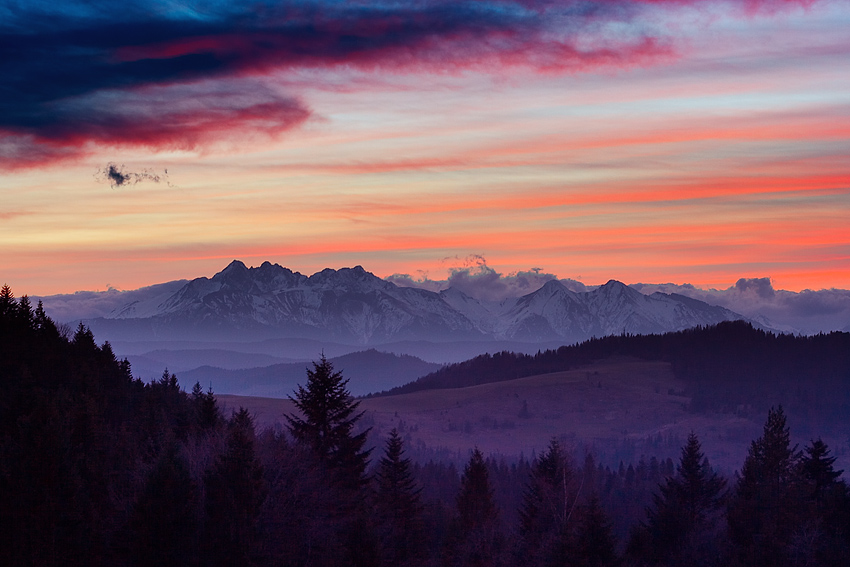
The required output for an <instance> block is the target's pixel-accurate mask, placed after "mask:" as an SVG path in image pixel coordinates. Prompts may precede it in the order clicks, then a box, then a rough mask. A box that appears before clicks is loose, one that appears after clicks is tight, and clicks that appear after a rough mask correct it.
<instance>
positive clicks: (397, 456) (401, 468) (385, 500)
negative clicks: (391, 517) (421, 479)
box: [375, 428, 422, 516]
mask: <svg viewBox="0 0 850 567" xmlns="http://www.w3.org/2000/svg"><path fill="white" fill-rule="evenodd" d="M375 482H376V484H377V493H378V504H379V508H381V509H386V510H388V511H390V512H393V513H396V514H399V515H401V516H410V515H412V514H414V513H416V512H417V511H418V510H419V493H420V492H422V489H421V488H420V487H418V486H417V484H416V479H415V478H414V477H413V467H412V463H411V461H410V459H409V458H406V457H404V442H403V441H402V439H401V436H400V435H399V434H398V431H397V430H396V429H395V428H393V430H392V431H390V436H389V438H388V439H387V446H386V450H385V453H384V456H383V457H382V458H381V460H380V461H379V462H378V470H377V471H376V472H375Z"/></svg>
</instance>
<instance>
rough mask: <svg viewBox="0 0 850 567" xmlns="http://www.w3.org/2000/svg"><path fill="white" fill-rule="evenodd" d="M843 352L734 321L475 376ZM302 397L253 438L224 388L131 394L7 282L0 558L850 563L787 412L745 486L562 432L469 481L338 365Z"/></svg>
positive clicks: (483, 462) (753, 452) (81, 341)
mask: <svg viewBox="0 0 850 567" xmlns="http://www.w3.org/2000/svg"><path fill="white" fill-rule="evenodd" d="M730 334H732V335H735V334H737V341H738V342H737V344H736V345H733V344H730V342H729V339H728V336H729V335H730ZM698 337H701V338H699V340H698V339H697V338H698ZM712 337H714V340H712ZM846 340H847V337H846V336H844V335H827V336H823V337H813V338H811V339H805V340H801V339H799V338H795V337H786V338H783V337H776V336H772V335H768V334H764V333H760V332H758V331H754V330H753V329H751V328H747V327H745V326H741V325H732V326H726V327H718V328H713V329H700V330H696V331H692V332H684V333H677V334H675V335H672V336H663V337H646V338H641V337H614V338H611V339H601V340H599V341H591V342H590V343H588V344H586V345H579V346H578V347H568V348H567V349H565V350H563V351H561V350H559V351H555V352H548V353H541V354H539V355H537V356H536V357H521V356H516V355H509V354H502V355H498V356H497V357H484V358H481V359H480V360H479V361H478V362H475V361H473V362H471V363H469V364H470V367H473V366H474V365H476V364H483V363H487V364H490V368H491V369H492V370H493V371H494V372H496V371H498V370H499V368H500V365H499V364H494V363H493V361H498V360H504V361H505V368H510V369H511V370H510V372H512V373H521V372H525V371H529V372H532V371H533V372H539V371H540V368H544V367H545V364H551V365H552V366H549V367H548V368H554V365H555V364H557V363H558V360H559V357H565V356H566V354H567V353H581V354H582V356H587V357H590V356H596V354H594V353H599V352H607V353H610V352H611V350H612V349H611V348H610V346H611V345H620V348H621V350H620V352H619V353H618V354H621V355H629V356H638V354H637V353H636V351H638V350H640V349H639V348H638V346H637V345H642V347H641V348H643V349H644V356H659V357H670V358H669V359H670V360H671V361H672V362H673V364H674V366H675V365H677V364H678V368H679V372H682V373H683V374H682V376H688V377H689V378H688V379H689V382H688V384H690V385H691V387H695V388H696V387H697V386H699V384H700V383H701V381H703V380H707V379H709V376H708V375H707V374H705V375H702V374H701V373H702V370H701V369H699V368H697V367H695V366H694V361H697V360H700V357H703V358H705V359H707V358H709V357H710V356H711V353H712V352H713V353H714V355H713V356H715V357H719V358H721V359H722V360H721V361H720V362H717V363H716V364H715V366H713V367H710V368H716V369H723V368H727V367H728V368H729V372H732V373H734V372H735V370H734V369H733V366H734V365H733V364H732V362H735V361H737V362H741V363H742V364H743V365H745V366H746V367H748V368H753V365H754V364H756V362H757V361H759V360H761V359H760V358H758V357H760V356H762V354H763V353H764V352H767V351H768V350H769V349H771V348H773V349H775V350H774V352H775V353H776V355H777V356H778V357H780V360H782V361H784V362H786V363H789V364H790V363H791V362H793V360H795V359H794V357H793V356H792V355H790V354H789V351H791V350H794V349H797V355H799V353H800V352H808V353H809V354H812V353H819V355H820V356H826V357H832V358H829V359H827V360H821V361H812V364H811V367H814V368H817V369H818V370H817V373H816V374H817V376H818V380H823V381H824V382H823V383H828V381H829V380H834V384H835V385H842V384H843V381H842V380H844V379H845V378H846V374H841V373H842V372H843V368H845V367H844V366H842V365H844V364H846V361H847V356H848V353H847V351H844V352H843V353H841V352H838V351H835V352H833V349H838V348H839V346H841V345H843V344H845V342H846ZM606 341H607V342H606ZM676 341H678V343H676ZM733 342H734V341H733ZM603 345H604V346H605V348H602V346H603ZM676 345H678V346H676ZM727 348H728V349H729V350H724V349H727ZM748 348H750V349H754V351H755V352H757V353H762V354H758V355H754V354H752V352H749V351H748ZM594 349H596V350H594ZM677 349H684V351H685V352H689V354H688V356H684V355H682V354H681V353H679V352H677ZM687 349H691V350H690V351H687ZM718 349H720V350H718ZM805 349H809V350H808V351H806V350H805ZM719 352H720V353H722V354H718V353H719ZM647 353H650V354H647ZM571 356H572V355H571ZM677 357H678V358H677ZM573 360H574V361H575V363H579V362H580V360H581V359H580V358H579V357H578V355H575V354H574V357H573ZM685 361H691V364H690V365H688V364H684V362H685ZM724 361H725V362H724ZM537 363H539V364H540V366H537V367H534V369H533V370H531V368H532V364H537ZM512 364H513V366H511V365H512ZM770 368H773V369H774V370H775V371H776V372H777V373H779V374H780V377H779V378H778V379H777V380H776V381H775V382H776V383H777V384H780V385H781V384H784V383H785V382H783V380H786V377H789V376H790V372H789V371H788V370H787V369H784V370H781V372H780V366H779V365H776V364H774V365H772V366H770ZM796 368H797V369H798V370H799V371H800V372H806V371H807V368H803V367H796ZM809 369H810V368H809ZM829 369H832V370H831V371H830V370H829ZM447 370H448V369H447ZM455 371H456V369H455V370H452V372H455ZM765 372H766V371H765ZM830 372H832V373H830ZM810 375H814V374H803V376H804V377H808V376H810ZM700 376H702V377H700ZM730 376H731V375H726V376H724V377H722V378H718V379H716V380H715V381H717V382H720V383H723V382H724V381H729V380H732V378H731V377H730ZM787 379H788V380H790V378H787ZM750 383H751V384H757V383H758V382H757V381H754V380H751V381H750ZM787 384H791V382H788V383H787ZM753 387H755V386H753ZM759 387H761V388H766V387H767V386H765V385H761V386H759ZM842 395H845V394H844V390H840V392H838V391H836V392H835V396H836V397H840V396H842ZM293 396H294V398H293V399H294V400H295V401H296V405H297V407H298V410H299V411H298V413H296V414H293V415H290V416H288V423H289V427H288V428H287V429H286V430H283V431H278V432H275V431H271V430H267V431H262V432H257V431H255V427H254V424H253V420H252V417H251V415H250V414H249V413H248V412H247V411H246V410H244V409H240V410H239V411H235V412H233V413H232V415H230V416H225V415H223V414H222V412H221V410H220V408H219V406H218V404H217V401H216V398H215V395H214V394H213V393H212V392H210V391H207V392H205V391H203V390H202V388H201V387H200V385H198V384H196V385H195V387H194V388H192V390H191V391H190V392H187V391H185V390H184V389H183V388H181V386H180V384H179V382H178V380H177V377H176V376H175V375H174V374H170V373H169V372H168V371H167V370H166V371H165V372H164V373H163V375H162V377H161V378H160V379H159V380H155V381H153V382H150V383H142V382H141V381H140V380H138V379H134V378H133V376H132V373H131V368H130V366H129V364H128V363H127V362H126V361H119V360H117V359H116V357H115V355H114V353H113V352H112V349H111V348H110V346H109V344H108V343H105V344H103V345H98V344H97V343H96V341H95V339H94V336H93V335H92V333H91V331H89V330H88V329H87V328H85V327H84V326H82V325H81V326H80V327H78V328H77V329H76V331H74V332H71V331H67V330H63V329H60V328H58V327H57V326H56V325H55V324H54V322H53V321H51V320H50V319H49V318H48V317H46V316H45V314H44V310H43V309H42V307H41V305H38V306H36V307H35V308H33V306H32V305H31V304H30V302H29V300H28V299H27V298H26V296H24V297H22V298H20V299H15V298H14V296H13V294H12V292H11V290H10V289H9V288H8V287H4V288H3V289H2V290H0V503H2V506H0V564H4V565H47V566H53V565H62V566H74V565H110V566H113V565H119V566H120V565H128V566H131V565H139V566H142V565H144V566H147V565H160V566H171V565H174V566H177V565H180V566H184V565H189V566H191V565H227V566H232V565H258V566H259V565H284V566H286V565H292V566H295V565H318V566H335V567H336V566H381V565H410V566H430V565H433V566H438V565H439V566H471V565H480V566H509V565H511V566H512V565H535V566H537V565H570V566H599V567H602V566H614V565H635V566H639V565H671V566H672V565H717V566H720V565H733V566H765V567H767V566H771V567H772V566H785V565H788V566H791V565H828V566H832V565H836V566H837V565H846V564H847V562H848V560H850V497H849V496H848V489H847V486H846V484H845V483H844V481H843V480H842V479H841V471H838V470H835V468H834V466H833V465H834V458H833V457H832V456H831V451H830V448H829V447H828V446H827V445H826V444H825V443H823V442H822V441H821V440H819V439H817V440H812V441H811V442H810V443H808V444H807V445H806V446H805V447H803V448H802V449H800V448H798V447H796V446H792V445H791V443H790V435H789V428H788V426H787V424H786V414H785V410H783V408H782V407H779V406H777V407H775V408H771V409H770V410H769V411H768V412H767V421H766V423H765V426H764V432H763V435H762V436H761V437H759V438H758V439H756V440H754V441H753V442H752V444H751V446H750V449H749V453H748V456H747V459H746V461H745V462H744V463H743V464H742V468H741V472H740V474H738V475H736V476H735V477H734V478H728V479H724V478H721V477H719V476H718V475H717V473H716V472H715V471H714V470H713V469H712V467H711V465H710V463H709V461H708V459H707V456H706V455H704V454H703V453H702V450H701V446H700V443H699V440H698V439H697V437H696V436H695V435H692V436H691V437H690V438H689V439H688V442H687V444H686V446H685V447H683V448H682V455H681V458H680V460H679V462H678V463H674V462H673V461H672V460H670V459H667V460H664V461H659V460H657V459H655V458H649V459H641V460H640V461H639V462H638V463H621V464H620V466H619V468H614V469H611V468H608V467H603V466H601V465H598V464H596V462H595V460H594V456H593V455H592V454H587V455H586V456H585V458H584V461H583V462H580V463H577V462H574V461H573V460H572V459H571V458H570V457H569V456H568V454H567V452H566V451H564V450H563V449H562V447H561V446H560V444H559V442H558V440H557V439H553V440H552V441H551V442H550V443H549V446H548V448H547V450H546V451H545V452H544V453H542V454H541V455H539V456H537V457H536V458H534V459H532V460H530V461H528V460H524V459H521V460H519V461H518V462H514V463H506V462H504V461H496V460H493V459H490V458H487V457H486V456H485V455H483V454H482V453H481V452H480V451H478V450H477V449H474V448H470V450H471V453H470V458H469V460H468V461H467V463H466V464H465V466H464V467H463V470H457V469H456V468H455V467H454V466H453V465H452V464H446V463H440V462H434V461H431V462H427V463H414V462H412V461H411V460H410V459H409V458H407V457H406V454H405V447H404V440H403V438H402V437H401V436H400V435H399V434H398V432H397V431H393V432H391V434H390V436H389V438H388V439H387V440H386V443H385V445H384V446H382V447H379V448H377V449H374V450H370V449H369V448H367V447H365V446H364V442H365V432H364V431H363V430H362V428H358V421H359V419H360V416H361V414H360V413H359V412H358V411H357V401H356V400H355V399H353V398H352V397H351V396H350V393H349V392H348V391H347V389H346V382H345V378H344V377H343V376H342V375H341V373H339V372H337V371H335V370H334V369H333V367H332V365H331V364H330V363H329V362H328V361H327V360H324V359H322V360H320V361H318V362H316V363H314V367H313V369H312V370H310V372H308V375H307V376H306V380H305V382H304V385H303V386H301V387H299V389H298V390H297V391H295V392H293ZM708 399H710V398H708ZM722 403H726V402H722Z"/></svg>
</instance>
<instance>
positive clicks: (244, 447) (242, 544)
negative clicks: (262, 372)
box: [206, 408, 266, 565]
mask: <svg viewBox="0 0 850 567" xmlns="http://www.w3.org/2000/svg"><path fill="white" fill-rule="evenodd" d="M254 444H255V434H254V424H253V421H252V419H251V416H250V415H249V414H248V410H246V409H244V408H240V410H239V412H237V413H235V414H234V415H233V417H232V418H231V420H230V424H229V431H228V434H227V449H226V450H225V452H224V454H222V455H220V456H219V457H218V459H216V461H215V464H214V465H213V467H212V469H211V470H210V471H208V472H207V474H206V522H207V539H208V541H209V547H208V550H209V551H210V556H209V557H208V558H207V564H208V565H243V564H250V563H251V562H252V559H253V556H254V554H255V549H254V548H255V547H256V540H257V536H258V533H257V524H258V520H259V514H260V510H261V507H262V505H263V501H264V500H265V497H266V486H265V482H264V479H263V467H262V464H261V463H260V461H259V459H258V458H257V456H256V454H255V449H254Z"/></svg>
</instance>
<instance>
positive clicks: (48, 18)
mask: <svg viewBox="0 0 850 567" xmlns="http://www.w3.org/2000/svg"><path fill="white" fill-rule="evenodd" d="M718 1H721V0H718ZM689 4H698V2H694V1H686V0H564V1H546V0H484V1H477V2H473V1H461V2H456V1H446V0H410V1H402V2H386V3H384V2H377V3H363V2H321V1H313V2H287V1H284V2H272V1H266V2H259V3H250V4H247V5H245V4H243V3H237V2H213V1H201V0H196V1H188V2H158V1H156V0H149V1H147V2H142V1H136V2H129V3H126V5H122V9H121V10H116V9H115V5H114V4H111V3H110V4H107V3H105V2H99V1H94V2H92V1H87V2H82V1H71V2H64V3H62V4H61V5H60V6H58V7H57V6H55V5H54V4H51V3H40V2H27V3H24V2H11V3H10V4H8V5H7V7H6V9H5V13H3V14H2V15H3V16H4V17H3V18H2V20H0V21H2V23H0V74H2V76H3V82H2V86H0V166H2V167H6V168H15V167H31V166H33V165H37V164H39V163H44V162H45V161H50V160H61V159H66V158H69V157H78V156H79V155H80V154H81V153H85V152H86V151H87V148H86V145H87V144H99V145H106V146H122V145H123V146H139V147H147V148H151V149H193V148H197V147H199V146H202V145H205V144H208V143H210V142H214V141H219V140H221V139H222V138H224V137H226V134H227V133H230V132H236V131H238V130H240V129H242V130H245V129H256V130H258V131H260V132H262V133H264V134H267V135H275V134H277V133H280V132H284V131H286V130H288V129H291V128H293V127H295V126H297V125H299V124H301V123H302V122H303V121H304V120H306V119H307V118H308V117H309V116H310V109H309V105H308V104H306V103H304V102H302V101H301V100H299V99H298V97H294V96H292V95H289V94H286V93H283V92H281V91H280V89H275V88H272V87H270V86H268V84H267V83H268V81H267V79H268V77H269V76H271V75H274V74H276V73H281V72H283V73H285V72H286V71H287V70H288V69H293V68H322V69H326V68H343V67H344V68H356V69H361V70H365V71H370V70H377V69H380V70H389V71H392V72H400V73H406V72H421V71H428V72H446V71H448V72H461V71H464V70H467V69H476V70H483V71H485V72H495V73H499V72H501V70H502V69H504V68H505V67H512V66H523V67H527V68H529V69H532V70H535V71H540V72H549V73H562V72H576V71H582V70H588V69H597V68H600V67H615V68H616V67H630V66H635V65H645V64H648V63H652V62H655V61H657V60H658V59H659V58H665V57H669V56H671V55H672V54H673V53H674V51H675V46H674V45H672V44H671V42H670V40H669V38H668V37H666V36H665V33H664V32H663V31H659V28H658V26H655V25H654V24H653V23H652V18H651V17H645V16H646V14H647V13H649V12H651V11H652V10H657V9H659V7H660V8H662V9H668V8H669V9H676V8H677V7H680V6H685V5H689ZM727 4H729V5H730V6H739V7H740V11H741V13H754V12H759V11H775V10H778V9H781V8H782V7H783V6H786V5H799V4H807V2H805V1H791V0H764V1H755V0H747V1H745V2H727ZM252 78H253V79H252ZM252 81H253V82H252ZM264 81H266V82H264Z"/></svg>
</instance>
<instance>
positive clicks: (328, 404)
mask: <svg viewBox="0 0 850 567" xmlns="http://www.w3.org/2000/svg"><path fill="white" fill-rule="evenodd" d="M347 384H348V380H345V379H343V377H342V373H341V372H335V371H334V369H333V365H332V364H331V363H330V361H328V360H327V359H326V358H325V356H324V355H322V357H321V359H320V360H319V362H313V369H312V370H310V369H307V384H306V385H305V386H301V385H299V386H298V390H297V391H296V393H295V397H294V398H292V397H290V398H289V399H290V400H292V402H293V403H294V404H295V407H296V408H298V410H299V412H300V413H301V415H300V416H299V415H295V414H290V415H287V416H286V420H287V422H288V423H289V431H290V433H292V436H293V437H294V438H295V440H296V441H299V442H301V443H304V444H306V445H307V446H309V447H311V448H312V450H313V452H314V453H315V455H316V456H317V457H318V458H319V460H320V461H321V462H322V463H323V464H324V465H325V466H327V467H328V468H330V469H332V470H334V471H336V472H337V473H338V474H337V476H338V480H339V481H340V482H342V483H343V484H344V485H348V486H351V487H356V486H362V485H363V484H364V483H365V472H366V465H367V463H368V458H369V453H370V451H371V450H367V451H363V445H364V444H365V443H366V435H367V434H368V430H366V431H363V432H361V433H358V434H356V435H354V434H353V433H352V432H353V429H354V425H355V424H356V423H357V420H359V419H360V418H361V417H362V415H363V412H360V413H357V408H358V406H359V405H360V402H357V401H354V400H353V399H352V398H351V394H350V393H349V392H348V389H347V388H346V385H347Z"/></svg>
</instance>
